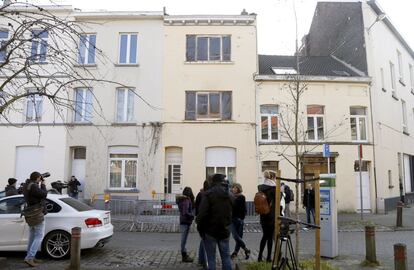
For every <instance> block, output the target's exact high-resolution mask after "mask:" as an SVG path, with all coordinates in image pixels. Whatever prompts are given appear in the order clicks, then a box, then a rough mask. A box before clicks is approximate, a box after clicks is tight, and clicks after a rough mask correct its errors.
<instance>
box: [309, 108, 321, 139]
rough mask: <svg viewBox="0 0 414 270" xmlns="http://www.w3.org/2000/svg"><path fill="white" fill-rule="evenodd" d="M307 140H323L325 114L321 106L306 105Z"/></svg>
mask: <svg viewBox="0 0 414 270" xmlns="http://www.w3.org/2000/svg"><path fill="white" fill-rule="evenodd" d="M306 111H307V115H308V130H307V133H308V140H310V141H321V140H323V139H324V130H323V129H324V127H323V118H324V114H325V107H324V106H321V105H308V106H307V109H306Z"/></svg>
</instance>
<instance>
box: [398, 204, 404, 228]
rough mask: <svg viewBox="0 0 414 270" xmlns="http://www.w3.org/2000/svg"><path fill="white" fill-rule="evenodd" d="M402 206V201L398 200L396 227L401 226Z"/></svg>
mask: <svg viewBox="0 0 414 270" xmlns="http://www.w3.org/2000/svg"><path fill="white" fill-rule="evenodd" d="M403 207H404V203H403V202H401V201H400V202H398V204H397V226H396V227H402V226H403V218H402V214H403Z"/></svg>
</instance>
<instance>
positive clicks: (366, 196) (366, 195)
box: [355, 161, 371, 213]
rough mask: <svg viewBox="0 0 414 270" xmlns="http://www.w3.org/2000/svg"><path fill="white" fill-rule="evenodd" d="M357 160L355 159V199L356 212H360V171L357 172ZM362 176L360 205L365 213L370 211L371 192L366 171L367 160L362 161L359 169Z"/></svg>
mask: <svg viewBox="0 0 414 270" xmlns="http://www.w3.org/2000/svg"><path fill="white" fill-rule="evenodd" d="M358 163H359V161H355V164H356V165H355V186H356V189H355V190H356V199H357V212H361V192H360V191H361V184H360V173H359V166H358ZM361 171H362V172H361V177H362V203H363V205H362V207H363V209H364V212H365V213H370V212H371V193H370V181H369V171H368V162H367V161H363V162H362V169H361Z"/></svg>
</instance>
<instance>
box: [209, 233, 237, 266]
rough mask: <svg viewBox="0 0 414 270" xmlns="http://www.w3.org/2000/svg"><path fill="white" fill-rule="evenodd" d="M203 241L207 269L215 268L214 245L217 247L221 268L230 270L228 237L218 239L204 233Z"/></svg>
mask: <svg viewBox="0 0 414 270" xmlns="http://www.w3.org/2000/svg"><path fill="white" fill-rule="evenodd" d="M203 242H204V247H205V249H206V253H207V261H208V270H216V246H218V248H219V252H220V257H221V264H222V270H232V268H231V259H230V243H229V238H226V239H221V240H219V239H216V238H214V237H212V236H210V235H208V234H206V235H205V236H204V240H203Z"/></svg>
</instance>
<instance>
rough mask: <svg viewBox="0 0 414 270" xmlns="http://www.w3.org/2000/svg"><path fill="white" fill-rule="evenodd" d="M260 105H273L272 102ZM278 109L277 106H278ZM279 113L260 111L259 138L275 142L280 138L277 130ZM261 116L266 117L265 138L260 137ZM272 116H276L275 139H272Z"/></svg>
mask: <svg viewBox="0 0 414 270" xmlns="http://www.w3.org/2000/svg"><path fill="white" fill-rule="evenodd" d="M262 105H273V104H262ZM274 106H277V107H279V106H278V105H274ZM278 111H279V108H278ZM279 116H280V114H279V113H260V140H261V141H266V142H277V141H279V140H280V132H279V127H280V126H279ZM262 117H267V139H263V137H262ZM272 117H276V118H277V139H272Z"/></svg>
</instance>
